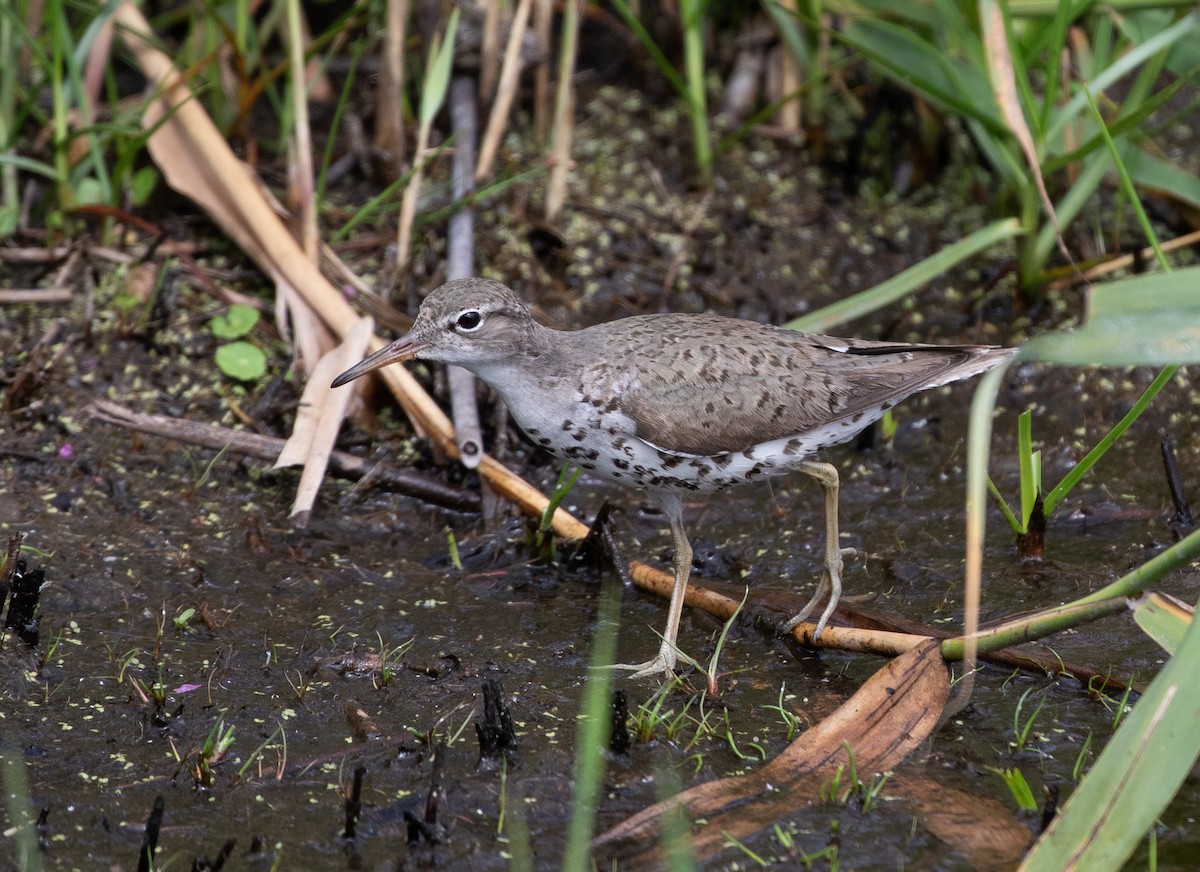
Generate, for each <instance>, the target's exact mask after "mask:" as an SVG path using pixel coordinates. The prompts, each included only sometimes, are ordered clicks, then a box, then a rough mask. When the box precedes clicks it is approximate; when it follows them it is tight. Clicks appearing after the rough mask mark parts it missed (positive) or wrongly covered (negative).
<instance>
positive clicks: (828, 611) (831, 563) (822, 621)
mask: <svg viewBox="0 0 1200 872" xmlns="http://www.w3.org/2000/svg"><path fill="white" fill-rule="evenodd" d="M857 553H858V551H856V550H855V549H853V548H838V549H836V551H834V552H831V553H830V554H827V555H826V558H825V571H824V572H822V573H821V583H820V584H818V585H817V591H816V593H814V594H813V597H812V599H810V600H809V601H808V605H806V606H805V607H804V608H802V609H801V610H800V611H798V612H797V613H796V614H794V615H793V616H792V617H791V618H789V619H788V620H787V622H785V623H784V624H782V625H781V626H780V627H779V634H780V635H781V636H786V635H788V634H789V633H791V632H792V630H794V629H796V627H797V625H798V624H799V623H800V622H801V621H803V620H804V619H805V618H807V617H808V616H809V615H811V614H812V613H813V610H814V609H816V607H817V606H818V605H820V604H821V601H822V600H823V599H825V598H826V597H828V598H829V603H828V604H827V605H826V606H825V610H824V611H823V612H821V617H820V618H818V619H817V626H816V629H815V630H813V634H812V637H813V638H814V639H816V638H819V637H820V635H821V631H822V630H824V629H825V625H826V624H827V623H828V622H829V618H830V617H831V616H832V615H833V613H834V612H835V611H836V610H837V606H838V601H839V600H841V598H842V558H843V557H853V556H854V555H856V554H857Z"/></svg>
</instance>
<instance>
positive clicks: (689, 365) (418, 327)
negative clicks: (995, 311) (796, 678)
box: [333, 278, 1013, 679]
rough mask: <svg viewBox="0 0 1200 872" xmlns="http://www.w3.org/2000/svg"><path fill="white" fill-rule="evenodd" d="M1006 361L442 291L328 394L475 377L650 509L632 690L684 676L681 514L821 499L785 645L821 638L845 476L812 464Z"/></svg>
mask: <svg viewBox="0 0 1200 872" xmlns="http://www.w3.org/2000/svg"><path fill="white" fill-rule="evenodd" d="M1012 352H1013V349H1009V348H1002V347H997V346H988V345H922V344H910V343H897V342H881V341H872V340H863V339H837V338H834V337H831V336H823V335H819V334H812V333H802V332H799V331H796V330H790V329H787V328H783V327H775V326H771V325H768V324H762V323H759V322H755V321H748V320H743V319H740V318H730V317H725V316H720V315H712V314H686V313H663V314H653V315H633V316H630V317H625V318H618V319H616V320H613V321H607V322H604V323H600V324H596V325H594V326H591V327H585V328H583V329H579V330H556V329H553V328H551V327H547V326H545V325H543V324H541V323H539V322H538V321H536V320H535V319H534V317H533V313H532V310H531V309H530V307H529V305H528V304H526V303H525V302H524V300H522V299H521V297H520V296H518V295H517V294H516V292H514V291H513V290H512V289H511V288H509V287H507V286H506V285H504V284H502V283H500V282H497V281H493V280H490V279H485V278H467V279H458V280H455V281H450V282H447V283H445V284H443V285H441V286H440V287H438V288H436V289H435V290H433V291H431V292H430V293H429V294H428V296H426V297H425V299H424V301H423V302H422V303H421V306H420V308H419V311H418V313H417V317H416V320H415V321H414V322H413V326H412V329H411V330H409V332H408V333H407V334H405V335H404V336H402V337H400V338H399V339H397V340H395V341H394V342H392V343H391V344H390V345H387V346H385V347H384V348H382V349H380V350H379V351H377V352H376V353H375V354H372V355H371V356H369V357H367V358H366V359H364V360H363V361H361V362H360V363H358V364H356V365H355V366H352V367H351V368H350V369H348V370H346V371H345V372H344V373H342V374H341V375H339V376H338V377H337V378H336V379H334V381H333V387H340V386H342V385H345V384H347V383H348V382H351V381H353V380H354V379H357V378H359V377H360V376H363V375H365V374H367V373H369V372H371V371H373V370H376V369H379V368H380V367H383V366H388V365H389V364H392V363H398V362H402V361H408V360H412V359H414V358H416V359H421V360H426V361H435V362H440V363H445V364H453V365H456V366H460V367H463V368H465V369H467V370H470V371H471V372H473V373H474V374H475V375H476V376H477V377H479V378H480V379H482V380H483V381H484V382H486V383H487V384H488V385H490V386H491V387H492V389H493V390H494V391H495V392H496V393H497V394H498V395H499V396H500V398H501V399H502V400H503V401H504V403H505V404H506V405H507V407H508V410H509V413H510V414H511V415H512V417H513V419H514V420H515V421H516V423H517V425H518V426H519V427H520V428H521V430H523V431H524V432H525V434H526V435H527V436H528V437H529V438H530V440H532V441H533V443H534V444H536V445H538V446H540V447H542V448H544V449H545V450H547V451H548V452H549V453H550V454H552V455H554V456H555V457H557V458H559V459H561V460H563V461H566V462H567V463H569V464H573V465H575V466H577V467H580V468H582V469H584V470H586V471H587V472H589V473H591V474H593V475H595V476H598V477H600V478H603V479H608V480H610V481H612V482H615V483H616V484H618V485H623V486H626V487H630V488H635V489H637V490H640V491H643V492H644V493H645V494H646V495H647V496H649V497H651V498H652V499H654V500H655V501H656V502H657V503H658V504H659V506H660V507H661V508H662V511H663V513H664V515H665V517H666V519H667V521H668V523H669V525H670V530H671V536H672V539H673V542H674V547H675V555H674V585H673V589H672V594H671V600H670V604H669V606H668V610H667V624H666V629H665V631H664V632H663V634H662V643H661V645H660V648H659V652H658V654H657V655H656V656H655V657H653V658H652V659H650V660H648V661H646V662H645V663H638V664H617V666H616V668H622V669H629V670H631V671H632V673H633V677H648V676H653V675H655V674H660V673H661V674H662V675H664V676H666V677H667V678H668V679H670V678H673V677H674V675H675V665H676V663H677V662H678V647H677V644H676V641H677V636H678V632H679V621H680V616H681V613H682V610H683V601H684V595H685V592H686V590H687V585H688V579H689V577H690V573H691V566H692V549H691V545H690V544H689V541H688V536H687V532H686V530H685V528H684V523H683V502H682V501H683V498H684V497H690V496H692V495H696V494H711V493H715V492H718V491H723V490H725V489H726V488H730V487H733V486H735V485H740V484H743V483H746V482H752V481H755V480H758V479H761V478H766V477H768V476H773V475H778V474H781V473H785V472H788V471H791V470H799V471H800V472H803V473H806V474H807V475H809V476H812V477H813V478H815V479H816V480H817V482H818V483H819V484H820V485H821V487H822V489H823V492H824V497H825V539H826V541H825V555H824V568H823V572H822V578H821V581H820V583H819V584H818V586H817V590H816V592H815V593H814V595H813V597H812V599H811V600H810V601H809V603H808V604H807V605H806V606H805V607H804V608H803V609H802V610H801V611H800V612H798V613H797V614H796V615H795V616H793V617H792V618H791V619H790V620H789V621H788V622H786V623H785V624H784V625H783V627H782V630H783V631H784V632H790V630H791V629H792V628H794V627H795V626H796V625H797V624H798V623H799V622H800V621H802V620H804V619H805V618H806V617H808V616H809V615H810V614H811V613H812V612H813V611H814V610H815V609H816V607H817V606H818V605H820V603H821V602H822V601H826V606H825V608H824V609H823V610H822V612H821V614H820V617H819V619H818V620H817V623H816V627H815V629H814V631H813V637H814V638H815V637H819V635H820V634H821V632H822V631H823V629H824V628H825V626H826V624H827V622H828V620H829V618H830V616H831V615H832V614H833V612H834V610H835V609H836V608H837V604H838V600H839V599H840V597H841V592H842V571H843V556H844V555H847V554H849V553H853V552H852V550H851V549H843V548H841V546H840V544H839V541H838V537H839V532H838V488H839V477H838V472H837V468H836V467H834V466H833V465H831V464H828V463H822V462H817V461H813V460H811V459H809V458H810V457H811V456H812V455H813V454H814V453H815V452H817V451H819V450H821V449H824V448H828V447H830V446H833V445H837V444H839V443H842V442H846V441H848V440H850V439H852V438H853V437H854V436H856V435H857V434H858V433H860V432H861V431H862V430H864V429H865V428H866V427H868V426H869V425H870V424H872V423H873V422H874V421H876V420H878V419H879V418H880V417H882V416H883V414H884V412H885V411H887V410H888V409H890V408H892V407H893V406H894V405H896V404H897V403H899V402H900V401H901V400H903V399H905V398H906V397H909V396H911V395H912V394H915V393H917V392H919V391H923V390H927V389H929V388H934V387H938V386H940V385H944V384H948V383H950V382H954V381H958V380H960V379H965V378H970V377H971V376H974V375H978V374H980V373H982V372H985V371H986V370H989V369H991V368H992V367H994V366H997V365H999V364H1000V363H1002V362H1004V361H1005V360H1007V359H1008V358H1009V357H1010V356H1011V354H1012Z"/></svg>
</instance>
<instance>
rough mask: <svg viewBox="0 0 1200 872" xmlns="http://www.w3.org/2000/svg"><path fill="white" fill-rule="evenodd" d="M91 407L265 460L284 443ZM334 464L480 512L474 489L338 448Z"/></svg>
mask: <svg viewBox="0 0 1200 872" xmlns="http://www.w3.org/2000/svg"><path fill="white" fill-rule="evenodd" d="M86 411H87V412H88V413H89V414H90V415H91V416H92V417H93V418H97V419H98V420H101V421H104V422H105V423H106V424H114V425H116V426H118V427H127V428H129V429H131V430H138V431H140V432H142V433H152V434H154V435H155V436H162V437H163V438H164V439H174V440H176V441H178V442H187V443H188V444H190V445H200V446H202V447H204V448H213V449H217V450H220V449H223V448H228V449H230V450H231V451H236V452H238V453H239V454H246V455H249V456H251V457H261V458H263V459H264V460H271V461H273V460H275V458H276V457H278V456H279V451H280V449H282V448H283V442H284V440H282V439H277V438H275V437H274V436H262V435H260V434H258V433H250V432H248V431H245V430H229V429H226V428H225V427H218V426H216V425H214V424H204V423H201V422H199V421H188V420H185V419H183V418H169V417H167V416H166V415H148V414H145V413H142V412H135V411H133V410H132V409H127V408H125V407H124V406H121V405H118V404H117V403H112V402H109V401H108V400H94V401H93V402H92V404H91V405H90V406H88V408H87V410H86ZM329 468H330V469H332V470H333V471H334V472H336V473H339V474H341V475H345V476H348V477H351V478H360V477H362V476H365V475H368V474H369V475H371V477H372V479H373V480H378V481H383V482H386V483H387V484H389V485H390V486H392V487H393V488H395V489H396V490H397V491H400V492H401V493H404V494H407V495H409V496H412V497H416V498H417V499H422V500H426V501H428V502H431V503H436V504H438V505H441V506H446V507H447V508H451V509H457V510H459V511H465V512H477V511H479V495H478V494H477V493H474V492H473V491H469V490H466V489H465V488H458V487H453V486H451V485H447V484H443V483H442V482H440V481H437V480H436V479H431V478H426V477H425V476H422V475H418V474H417V473H414V472H412V471H410V470H404V469H393V468H390V467H389V468H383V469H379V468H376V465H375V464H372V463H371V462H370V461H368V460H365V459H364V458H362V457H356V456H355V455H353V454H347V453H346V452H344V451H335V452H333V454H332V455H331V456H330V459H329Z"/></svg>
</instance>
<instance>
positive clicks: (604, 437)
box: [509, 401, 883, 494]
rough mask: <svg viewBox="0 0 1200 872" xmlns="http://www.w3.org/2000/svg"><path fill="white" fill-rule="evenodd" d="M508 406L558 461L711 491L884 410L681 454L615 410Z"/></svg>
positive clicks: (792, 457) (783, 463) (683, 489)
mask: <svg viewBox="0 0 1200 872" xmlns="http://www.w3.org/2000/svg"><path fill="white" fill-rule="evenodd" d="M509 409H510V410H512V411H513V415H514V418H515V419H516V421H517V424H518V426H520V428H521V429H522V430H524V431H525V433H526V434H527V435H528V436H529V438H530V439H532V440H533V441H534V442H535V443H536V444H537V445H539V446H541V447H542V448H544V449H546V450H547V451H549V452H550V453H551V454H553V455H554V456H555V457H557V458H559V459H560V460H564V461H567V462H568V463H570V464H572V465H574V466H578V467H580V468H581V469H584V470H587V471H588V472H591V473H594V474H595V475H598V476H600V477H602V478H606V479H609V480H610V481H613V482H616V483H617V484H622V485H625V486H626V487H634V488H640V489H644V490H647V491H651V492H666V493H675V494H683V493H712V492H714V491H720V490H724V489H725V488H728V487H732V486H733V485H737V484H742V483H745V482H752V481H757V480H758V479H761V478H767V477H769V476H773V475H781V474H783V473H785V472H789V471H791V470H793V469H796V468H797V467H799V466H800V464H801V463H803V462H804V460H806V459H807V458H808V457H809V456H810V455H811V454H813V453H814V452H816V451H818V450H820V449H822V448H826V447H828V446H831V445H836V444H839V443H841V442H845V441H847V440H849V439H852V438H853V437H854V436H855V435H857V433H858V432H859V431H861V430H862V429H863V427H864V426H866V425H868V424H870V423H871V421H873V420H875V419H877V418H878V417H879V414H882V411H883V410H882V408H881V409H879V410H878V414H869V415H866V416H864V417H863V418H862V419H858V420H855V421H854V422H848V421H838V422H833V423H831V424H828V425H826V426H824V427H818V428H816V429H814V430H810V431H808V432H805V433H799V434H795V435H793V436H786V437H783V438H780V439H774V440H769V441H766V442H761V443H758V444H756V445H752V446H750V447H749V448H747V449H745V450H743V451H727V452H721V453H717V454H685V453H680V452H673V451H670V450H667V449H664V448H660V447H659V446H657V445H654V444H652V443H650V442H647V441H646V440H644V439H641V438H639V437H638V436H637V435H636V424H635V423H634V422H633V421H632V420H630V419H629V418H628V417H627V416H625V415H622V414H621V413H620V412H613V411H605V410H603V409H599V408H596V407H594V406H592V405H589V404H587V403H582V402H578V401H576V402H572V403H569V404H566V405H563V406H560V407H557V408H552V407H548V406H547V405H546V404H544V403H542V404H538V403H513V402H510V403H509Z"/></svg>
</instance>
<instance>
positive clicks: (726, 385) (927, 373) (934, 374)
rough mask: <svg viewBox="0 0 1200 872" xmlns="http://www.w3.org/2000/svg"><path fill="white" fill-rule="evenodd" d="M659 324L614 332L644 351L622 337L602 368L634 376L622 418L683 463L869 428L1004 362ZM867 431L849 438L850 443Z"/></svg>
mask: <svg viewBox="0 0 1200 872" xmlns="http://www.w3.org/2000/svg"><path fill="white" fill-rule="evenodd" d="M656 320H658V316H645V317H644V318H630V319H623V320H621V321H616V322H610V323H611V324H613V325H627V326H628V327H629V328H632V329H634V330H636V331H637V335H638V336H644V337H646V340H645V342H638V341H634V340H632V339H631V338H630V337H629V336H628V335H625V336H622V337H617V336H614V337H613V339H614V340H615V339H618V338H619V339H620V341H615V342H614V343H613V345H614V346H615V347H619V348H622V349H623V352H622V353H623V354H624V355H625V358H624V359H622V360H613V359H611V358H610V359H609V360H607V361H606V362H604V363H602V364H600V366H602V367H606V368H610V369H611V370H612V371H613V372H616V371H625V372H626V373H627V374H628V373H629V372H636V374H637V375H636V378H629V377H627V378H626V379H625V380H624V383H623V384H621V385H620V389H619V390H617V391H615V392H614V399H615V402H616V403H617V405H618V408H619V410H620V411H621V412H622V413H623V414H624V415H626V416H628V417H629V418H630V419H632V420H633V421H634V422H636V426H637V435H638V436H639V437H640V438H642V439H645V440H646V441H648V442H651V443H653V444H654V445H656V446H658V447H659V448H663V449H665V450H667V451H673V452H679V453H683V454H719V453H722V452H733V451H744V450H746V449H748V448H750V447H751V446H753V445H756V444H759V443H762V442H768V441H771V440H774V439H780V438H785V437H789V436H795V435H800V434H803V433H806V432H809V431H812V430H815V429H817V428H820V427H822V426H825V425H829V424H832V423H834V422H842V421H845V422H849V423H851V424H853V425H855V426H856V427H857V425H858V424H860V423H861V427H857V429H861V428H862V427H866V426H867V425H868V424H870V423H871V422H872V421H874V420H876V419H878V417H879V416H880V415H881V414H882V413H883V410H884V409H887V408H891V407H892V406H893V405H895V404H896V403H898V402H899V401H900V400H902V399H904V398H905V397H906V396H908V395H910V394H913V393H916V392H917V391H920V390H923V389H925V388H929V387H934V386H937V385H940V384H946V383H949V382H952V381H955V380H957V379H960V378H967V377H969V376H971V375H974V374H976V373H978V372H982V371H984V370H986V369H990V368H991V367H992V366H994V365H995V364H996V363H998V362H999V359H1001V357H1002V356H1003V353H1002V352H1001V353H1000V355H999V356H997V355H996V351H994V350H992V349H988V348H986V347H980V346H936V345H906V344H898V343H889V342H870V341H866V340H844V339H834V338H832V337H827V336H817V335H812V334H804V333H798V332H796V331H792V330H786V329H781V328H776V327H770V326H767V325H758V324H754V323H752V322H747V321H741V320H738V319H731V318H719V317H715V316H700V315H697V316H692V317H690V318H687V319H683V320H680V319H678V318H672V319H671V321H670V322H669V324H663V323H661V322H660V323H658V324H656V323H655V322H656ZM629 322H633V323H632V324H630V323H629ZM601 326H602V327H606V326H608V325H601ZM593 329H594V328H593ZM856 416H857V417H856ZM857 429H852V428H850V427H847V429H846V430H845V434H846V436H850V435H853V433H854V432H857Z"/></svg>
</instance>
